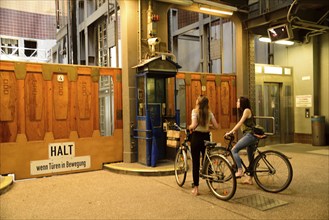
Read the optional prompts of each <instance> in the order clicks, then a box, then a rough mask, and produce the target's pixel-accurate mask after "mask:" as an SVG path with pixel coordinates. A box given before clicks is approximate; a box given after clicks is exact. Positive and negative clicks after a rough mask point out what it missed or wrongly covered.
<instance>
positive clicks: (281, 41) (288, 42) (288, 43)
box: [258, 37, 295, 46]
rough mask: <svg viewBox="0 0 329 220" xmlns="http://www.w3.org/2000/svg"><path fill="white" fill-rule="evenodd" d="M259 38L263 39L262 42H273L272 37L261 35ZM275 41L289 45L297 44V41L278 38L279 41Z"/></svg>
mask: <svg viewBox="0 0 329 220" xmlns="http://www.w3.org/2000/svg"><path fill="white" fill-rule="evenodd" d="M258 40H259V41H261V42H266V43H272V41H271V39H270V38H268V37H260V38H259V39H258ZM273 43H276V44H282V45H288V46H291V45H294V44H295V42H293V41H290V40H278V41H274V42H273Z"/></svg>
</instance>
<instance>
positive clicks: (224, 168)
mask: <svg viewBox="0 0 329 220" xmlns="http://www.w3.org/2000/svg"><path fill="white" fill-rule="evenodd" d="M175 127H176V128H178V129H179V130H180V131H184V132H185V139H184V141H183V143H182V144H181V145H180V146H179V147H178V149H177V153H176V157H175V162H174V168H175V179H176V182H177V184H178V185H179V186H183V185H184V183H185V180H186V175H187V172H188V171H189V169H190V167H192V166H191V164H192V162H191V160H192V156H191V151H190V146H189V143H188V142H189V141H190V138H191V132H190V131H189V130H188V129H183V128H181V127H179V126H178V125H177V124H175ZM205 146H206V150H205V155H204V157H203V160H202V164H203V166H202V168H201V169H200V177H201V178H202V179H205V180H206V182H207V185H208V188H209V189H210V191H211V192H212V193H213V194H214V196H215V197H216V198H218V199H221V200H224V201H227V200H229V199H231V198H232V197H233V196H234V194H235V191H236V184H237V183H236V178H235V175H234V170H233V169H232V166H231V165H230V163H229V161H228V160H227V159H226V158H225V157H224V156H222V155H219V154H216V153H215V152H216V150H217V149H216V148H217V146H216V144H215V145H214V144H212V142H210V141H205ZM227 177H230V178H227ZM232 177H233V178H232Z"/></svg>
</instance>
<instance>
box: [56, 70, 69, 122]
mask: <svg viewBox="0 0 329 220" xmlns="http://www.w3.org/2000/svg"><path fill="white" fill-rule="evenodd" d="M58 77H59V78H61V80H62V81H59V80H58ZM52 82H53V103H54V106H53V108H54V117H55V119H56V120H66V119H67V117H68V109H69V81H68V78H67V75H62V74H54V76H53V79H52Z"/></svg>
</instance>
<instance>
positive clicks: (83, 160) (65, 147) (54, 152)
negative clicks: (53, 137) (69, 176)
mask: <svg viewBox="0 0 329 220" xmlns="http://www.w3.org/2000/svg"><path fill="white" fill-rule="evenodd" d="M48 158H49V159H48V160H36V161H31V165H30V169H31V175H39V174H47V173H56V172H65V171H72V170H83V169H88V168H90V156H80V157H75V143H74V142H64V143H50V144H49V145H48Z"/></svg>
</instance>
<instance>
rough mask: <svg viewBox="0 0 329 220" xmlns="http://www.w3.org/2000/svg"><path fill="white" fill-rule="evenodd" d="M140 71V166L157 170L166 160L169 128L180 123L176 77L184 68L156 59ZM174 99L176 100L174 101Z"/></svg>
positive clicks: (137, 74)
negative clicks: (168, 123) (170, 124)
mask: <svg viewBox="0 0 329 220" xmlns="http://www.w3.org/2000/svg"><path fill="white" fill-rule="evenodd" d="M134 68H136V82H137V83H136V89H137V91H136V94H137V97H136V129H135V130H134V131H135V132H134V134H135V136H134V138H135V139H136V140H137V141H136V142H137V145H138V162H140V163H142V164H145V165H147V166H153V167H154V166H156V164H157V161H158V160H161V159H165V158H166V126H164V125H165V124H166V122H167V121H176V118H177V115H176V114H177V111H176V96H175V91H176V74H177V71H178V68H180V66H179V65H178V64H177V63H175V62H174V61H172V60H171V59H169V58H168V57H166V56H159V57H153V58H151V59H148V60H145V61H144V62H143V63H141V64H139V65H137V66H135V67H134ZM172 96H174V97H172Z"/></svg>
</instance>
